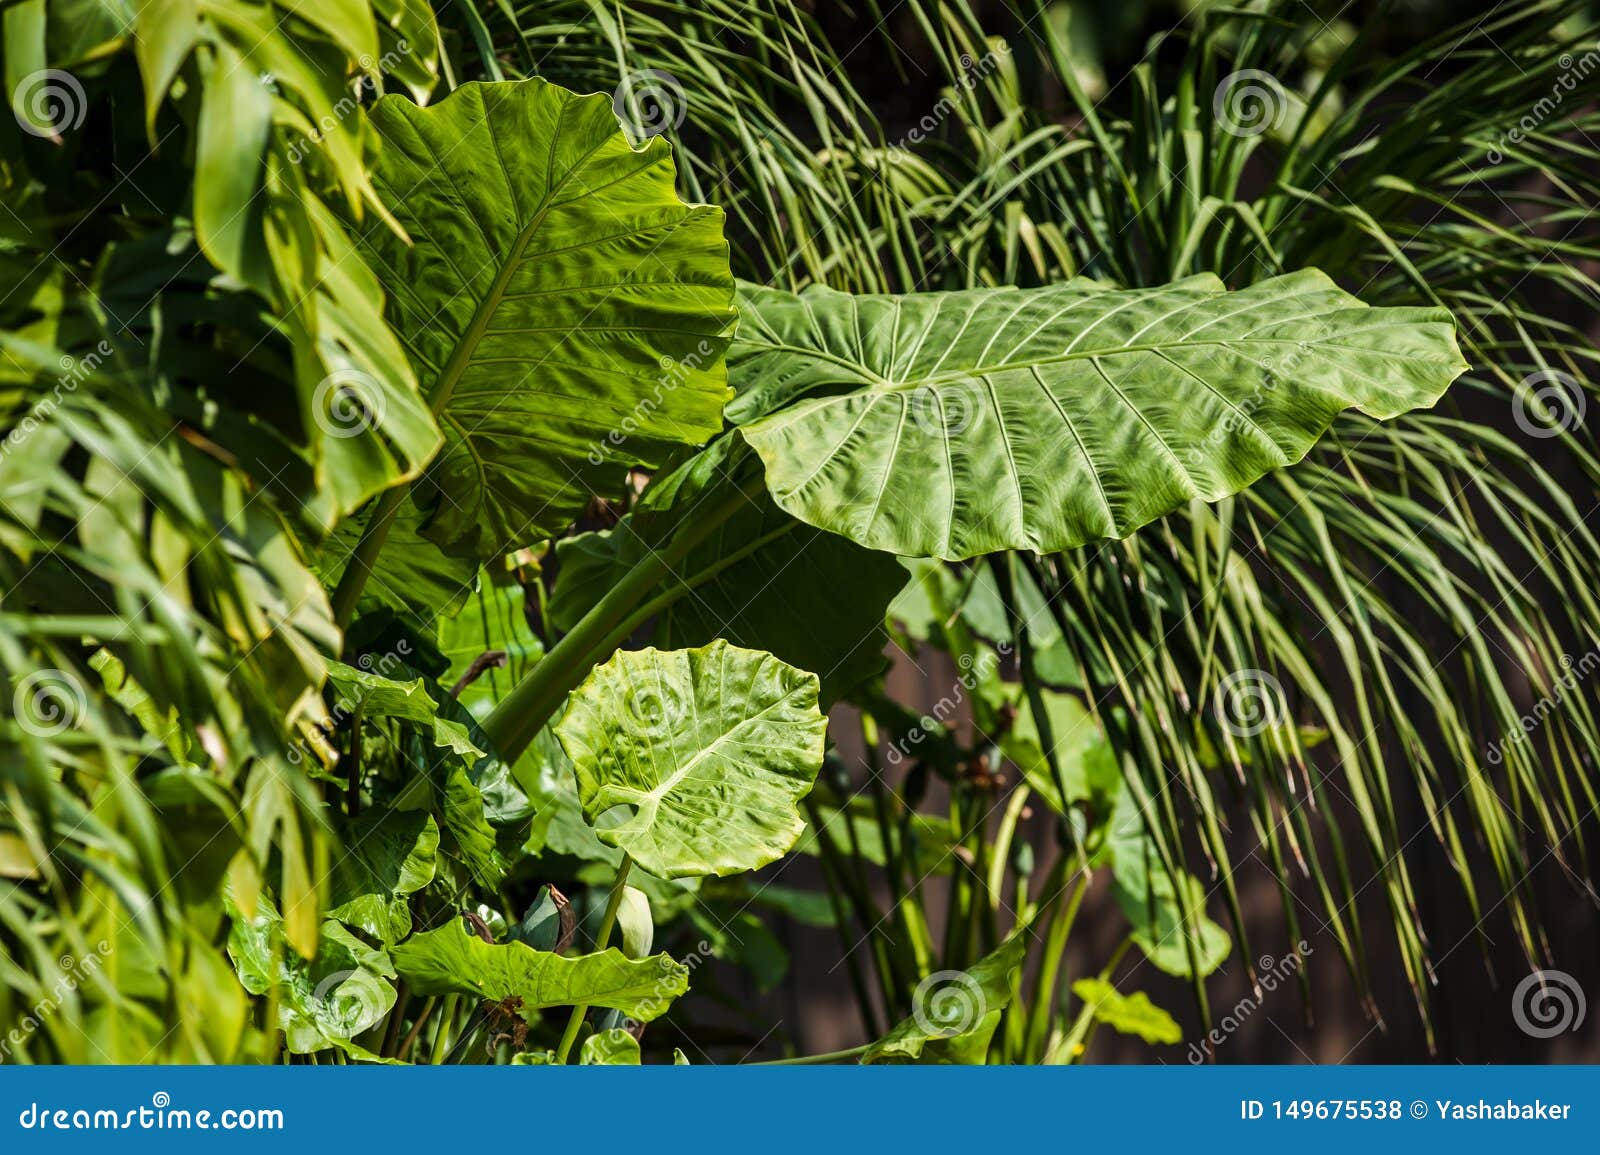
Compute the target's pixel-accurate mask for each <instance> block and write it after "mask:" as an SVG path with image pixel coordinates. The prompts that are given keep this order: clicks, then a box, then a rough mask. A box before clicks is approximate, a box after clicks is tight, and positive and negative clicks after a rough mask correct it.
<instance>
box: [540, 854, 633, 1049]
mask: <svg viewBox="0 0 1600 1155" xmlns="http://www.w3.org/2000/svg"><path fill="white" fill-rule="evenodd" d="M632 869H633V859H631V858H629V857H628V855H627V853H626V852H624V853H623V855H622V861H621V862H620V863H618V864H617V880H616V881H615V882H613V883H612V884H611V897H610V898H608V899H606V911H605V914H604V915H602V916H601V918H600V933H599V934H597V935H595V939H594V949H595V950H597V951H602V950H605V949H606V941H607V940H608V939H609V938H610V937H611V928H612V927H614V926H616V925H617V911H618V909H619V908H620V907H621V906H622V893H623V891H624V890H626V889H627V886H628V872H629V871H631V870H632ZM588 1013H589V1004H588V1003H579V1004H578V1005H577V1006H575V1007H573V1008H572V1015H571V1017H569V1018H568V1019H567V1029H566V1030H565V1031H563V1032H562V1034H561V1045H560V1046H559V1047H558V1048H557V1049H556V1062H557V1063H565V1062H566V1061H567V1056H568V1055H569V1054H571V1053H572V1044H573V1043H575V1042H576V1041H577V1039H578V1028H579V1027H580V1026H582V1025H583V1016H584V1015H586V1014H588Z"/></svg>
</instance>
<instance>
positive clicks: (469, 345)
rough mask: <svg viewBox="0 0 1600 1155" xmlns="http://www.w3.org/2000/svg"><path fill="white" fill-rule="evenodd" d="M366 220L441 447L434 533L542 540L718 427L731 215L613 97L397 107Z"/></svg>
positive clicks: (458, 95) (368, 242)
mask: <svg viewBox="0 0 1600 1155" xmlns="http://www.w3.org/2000/svg"><path fill="white" fill-rule="evenodd" d="M371 120H372V124H373V126H374V127H375V128H376V130H377V132H378V134H379V135H380V136H381V138H382V145H383V152H382V158H381V160H380V162H379V164H378V167H377V170H376V172H375V173H374V175H373V183H374V184H375V186H376V187H377V188H378V190H379V192H380V193H381V194H382V196H383V198H384V201H385V203H386V204H388V205H389V206H391V207H392V208H393V211H394V215H395V217H396V218H397V219H398V220H399V221H400V223H401V224H402V225H403V226H404V227H405V230H406V232H407V233H408V234H409V235H410V243H407V242H406V241H404V240H402V239H401V238H399V237H397V236H396V235H394V233H393V231H392V230H390V229H387V228H385V227H384V226H383V225H382V224H381V223H380V222H373V223H372V226H371V227H370V228H368V229H367V232H366V235H365V237H364V238H363V240H362V246H363V253H364V255H365V256H366V257H367V259H368V261H369V263H370V264H371V265H372V266H373V268H375V269H377V270H378V275H379V277H380V279H381V280H382V281H383V283H384V287H385V289H386V290H387V291H388V293H389V297H390V304H391V310H390V311H391V317H392V320H393V325H394V328H395V330H396V331H397V332H399V333H403V334H405V336H406V342H407V346H408V349H409V352H410V355H411V359H412V363H413V365H414V366H415V368H416V371H417V376H418V379H419V381H421V382H422V385H423V391H424V393H425V394H426V395H427V397H428V399H429V403H430V404H431V405H432V407H433V410H434V412H435V413H436V414H438V416H439V420H440V424H441V425H442V427H443V429H444V433H445V448H444V451H443V452H442V453H441V455H440V456H439V458H438V459H437V460H436V461H435V462H434V464H433V465H432V466H431V467H430V470H429V473H428V475H427V481H428V485H427V486H426V487H425V492H431V493H432V494H433V495H434V496H435V497H436V502H435V508H434V509H433V511H432V512H433V517H432V520H431V521H430V522H429V524H428V525H427V527H426V529H425V531H424V532H425V533H426V534H427V536H428V537H429V538H430V539H432V540H433V541H435V542H437V543H438V544H439V545H441V546H442V547H445V548H446V549H449V550H451V551H452V552H458V553H459V552H467V553H471V554H472V555H474V556H476V557H478V558H480V559H483V558H488V557H491V556H493V555H495V554H499V553H504V552H506V551H507V550H508V549H510V548H511V547H513V546H516V545H522V544H527V543H529V542H532V541H536V540H538V539H540V538H543V537H548V536H550V534H551V533H553V532H554V531H556V530H559V529H560V528H562V527H563V526H564V525H565V524H566V523H567V522H568V521H570V520H571V518H572V517H573V515H574V514H576V513H578V512H579V511H580V510H581V509H582V508H583V506H584V504H585V503H586V502H587V501H588V500H589V497H590V495H591V493H594V492H601V493H605V494H608V495H609V494H615V493H616V492H618V491H620V488H621V485H622V481H623V477H624V473H625V469H626V467H627V466H629V465H631V464H635V463H641V464H646V465H654V464H658V463H659V462H660V460H661V458H662V457H663V456H664V454H665V453H666V451H667V450H668V449H669V448H670V447H671V446H673V445H676V444H681V443H691V444H692V443H695V442H698V441H703V440H705V439H706V438H707V437H710V436H711V435H712V434H714V433H715V432H716V431H717V430H718V429H719V428H721V424H722V423H721V408H722V404H723V402H724V401H725V400H726V397H727V381H726V369H725V366H724V364H723V354H724V352H725V351H726V348H727V343H728V333H729V331H730V329H731V326H732V322H733V319H734V313H733V308H732V299H733V278H732V274H731V273H730V272H729V269H728V247H727V243H726V242H725V241H724V240H723V237H722V212H721V211H720V210H719V209H715V208H712V207H709V206H706V205H686V204H684V203H683V202H681V201H680V200H679V199H678V196H677V193H676V191H675V190H674V169H673V164H672V156H671V150H670V149H669V147H668V146H667V144H666V142H664V141H661V140H652V141H650V142H649V143H648V144H647V145H645V146H644V147H643V148H640V149H637V150H635V149H634V148H632V147H631V146H630V145H629V143H628V141H627V139H626V138H625V137H624V136H623V134H622V131H621V129H620V128H619V126H618V123H617V118H616V116H615V115H614V114H613V112H612V109H611V102H610V100H609V99H608V98H607V97H604V96H577V95H575V94H573V93H570V92H567V91H566V90H565V89H562V88H558V87H556V86H555V85H552V84H549V83H547V82H545V81H543V80H529V81H524V82H521V83H514V84H513V83H496V84H479V83H473V84H465V85H462V86H461V87H460V88H458V89H457V90H456V91H455V92H454V93H452V94H451V95H450V96H448V97H446V98H445V99H444V100H442V101H440V102H439V103H437V104H434V105H431V106H429V107H427V108H422V107H419V106H418V105H416V104H415V103H413V102H412V101H410V100H406V99H404V98H401V97H395V96H390V97H385V98H384V99H382V100H380V101H378V103H377V104H376V105H375V106H374V107H373V109H372V113H371Z"/></svg>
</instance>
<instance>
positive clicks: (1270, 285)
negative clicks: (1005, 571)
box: [728, 270, 1467, 560]
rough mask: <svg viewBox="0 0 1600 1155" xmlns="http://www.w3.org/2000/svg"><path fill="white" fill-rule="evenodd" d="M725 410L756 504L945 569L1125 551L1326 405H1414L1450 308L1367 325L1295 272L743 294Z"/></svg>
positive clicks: (1369, 312) (1380, 410)
mask: <svg viewBox="0 0 1600 1155" xmlns="http://www.w3.org/2000/svg"><path fill="white" fill-rule="evenodd" d="M741 313H742V316H743V318H744V319H743V322H742V324H741V327H740V330H739V339H738V341H737V342H736V343H735V345H734V347H733V349H732V350H731V351H730V353H729V372H730V374H731V376H732V378H733V380H734V382H735V384H736V385H737V387H738V391H739V393H738V397H737V398H736V399H735V400H734V401H733V402H732V403H731V404H730V405H729V407H728V415H729V417H730V418H731V419H732V420H734V421H735V422H736V423H740V424H743V425H744V436H745V437H746V439H747V440H748V441H749V442H750V444H751V445H753V446H754V447H755V448H756V451H757V452H758V453H760V455H761V458H762V460H763V461H765V462H766V466H767V484H768V486H769V487H770V489H771V491H772V494H773V496H774V497H775V498H776V499H777V501H778V504H779V505H781V506H783V508H785V509H787V510H788V511H789V512H790V513H792V514H794V515H795V516H796V517H798V518H800V519H801V520H803V521H806V522H809V523H810V524H812V525H815V526H819V527H821V528H823V529H830V530H833V531H834V532H835V533H842V534H844V535H845V536H846V537H849V538H851V539H853V540H855V541H858V542H860V543H861V544H863V545H866V546H870V547H872V548H874V549H883V550H888V551H890V552H892V553H897V554H901V555H905V556H917V557H940V558H945V559H949V560H960V559H962V558H968V557H974V556H977V555H979V554H987V553H993V552H996V551H998V550H1004V549H1027V550H1036V551H1040V552H1052V551H1056V550H1063V549H1071V548H1074V547H1076V546H1079V545H1082V544H1084V543H1085V542H1089V541H1094V540H1097V539H1099V538H1106V537H1126V536H1127V535H1128V534H1130V533H1132V532H1133V531H1134V530H1136V529H1138V528H1139V527H1140V526H1142V525H1145V524H1146V523H1148V522H1150V521H1153V520H1155V519H1156V518H1158V517H1162V516H1164V515H1165V514H1167V513H1170V512H1171V511H1172V510H1174V509H1176V508H1178V507H1179V506H1182V505H1183V504H1184V503H1186V502H1188V501H1191V500H1194V499H1197V498H1198V499H1202V500H1206V501H1215V500H1218V499H1220V498H1222V497H1226V496H1227V495H1229V494H1232V493H1236V492H1238V491H1239V490H1241V489H1243V488H1245V487H1246V486H1248V485H1249V484H1250V483H1251V482H1253V481H1255V480H1256V479H1257V478H1258V477H1260V476H1261V475H1262V474H1264V473H1266V472H1267V471H1268V470H1271V469H1275V468H1278V467H1279V466H1283V465H1288V464H1290V463H1292V462H1295V461H1298V460H1299V459H1300V458H1301V457H1303V456H1304V455H1305V453H1306V452H1307V450H1309V449H1310V448H1311V446H1312V445H1313V444H1314V443H1315V442H1316V440H1317V438H1318V437H1320V436H1321V435H1322V434H1323V432H1324V431H1325V430H1326V429H1327V428H1328V426H1329V424H1330V423H1331V422H1332V421H1333V419H1334V418H1335V417H1336V416H1337V415H1338V414H1339V413H1340V412H1341V411H1342V410H1344V409H1348V408H1352V407H1354V408H1358V409H1360V410H1362V411H1363V412H1365V413H1368V414H1370V415H1372V416H1374V417H1392V416H1394V415H1396V414H1399V413H1402V412H1405V411H1406V410H1409V409H1415V408H1418V407H1421V406H1428V405H1432V404H1433V403H1434V402H1435V401H1437V400H1438V398H1439V396H1440V395H1441V394H1442V393H1443V391H1444V389H1445V387H1446V386H1447V385H1449V383H1450V382H1451V381H1452V380H1454V378H1455V377H1456V376H1457V375H1458V374H1460V373H1461V372H1462V371H1463V370H1465V369H1466V368H1467V366H1466V364H1465V363H1464V362H1463V361H1462V359H1461V353H1460V351H1459V350H1458V349H1457V348H1456V343H1455V330H1454V325H1453V323H1452V321H1451V319H1450V315H1449V314H1448V313H1446V312H1444V311H1443V310H1439V309H1372V308H1368V307H1367V306H1365V305H1363V304H1362V303H1361V302H1360V301H1358V300H1357V299H1356V298H1354V297H1352V296H1350V295H1349V294H1348V293H1345V292H1343V291H1342V290H1340V289H1339V288H1338V287H1337V286H1336V285H1335V284H1334V283H1333V282H1332V281H1330V280H1329V279H1328V278H1327V277H1325V276H1324V275H1323V274H1321V273H1320V272H1317V271H1316V270H1306V271H1303V272H1299V273H1293V274H1290V275H1288V276H1283V277H1276V278H1273V279H1271V280H1267V281H1262V282H1260V283H1258V284H1255V285H1252V286H1251V287H1249V288H1247V289H1242V290H1240V291H1238V292H1231V293H1230V292H1227V291H1226V290H1224V288H1223V286H1222V284H1221V282H1220V281H1218V280H1217V279H1216V278H1214V277H1210V276H1201V277H1190V278H1188V279H1186V280H1182V281H1178V282H1176V283H1174V284H1171V285H1167V286H1164V287H1161V288H1154V289H1131V290H1112V289H1107V288H1105V287H1103V286H1101V285H1099V284H1095V283H1092V282H1084V281H1074V282H1071V283H1069V284H1066V285H1060V286H1055V287H1051V288H1043V289H972V290H967V291H964V292H955V293H917V294H911V295H907V296H899V297H894V296H851V295H849V294H846V293H839V292H835V291H833V290H831V289H826V288H822V287H820V286H818V287H813V288H810V289H808V290H806V292H804V293H802V294H799V295H795V294H793V293H786V292H780V291H777V290H772V289H762V288H755V287H747V288H745V289H744V291H743V294H742V299H741Z"/></svg>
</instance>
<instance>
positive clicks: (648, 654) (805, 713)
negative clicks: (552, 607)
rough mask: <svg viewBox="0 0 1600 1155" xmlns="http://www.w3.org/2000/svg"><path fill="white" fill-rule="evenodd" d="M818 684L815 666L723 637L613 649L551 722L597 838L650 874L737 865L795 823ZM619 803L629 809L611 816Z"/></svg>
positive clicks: (814, 737)
mask: <svg viewBox="0 0 1600 1155" xmlns="http://www.w3.org/2000/svg"><path fill="white" fill-rule="evenodd" d="M817 692H818V682H817V677H816V675H815V674H809V673H806V672H805V671H804V670H799V669H796V668H795V667H794V666H791V665H788V664H787V663H785V662H782V661H779V660H778V659H777V658H775V657H773V656H772V655H771V654H768V653H763V652H761V651H758V650H744V649H739V648H738V647H736V646H730V645H729V644H728V643H727V642H724V641H716V642H712V643H711V644H710V645H709V646H703V647H701V648H699V649H693V650H671V651H661V650H655V649H646V650H633V651H629V650H623V651H619V652H618V653H617V654H615V655H614V656H613V657H612V658H611V660H610V661H608V662H606V663H605V664H604V665H602V666H600V667H598V668H597V669H595V671H594V672H593V673H592V674H590V676H589V678H588V680H587V681H586V682H584V684H583V685H581V686H580V687H578V689H577V690H576V691H574V692H573V694H572V697H571V698H570V699H569V701H568V703H567V708H566V712H565V713H564V714H563V715H562V717H561V719H560V721H559V722H557V724H556V727H555V732H556V737H557V738H558V739H560V742H561V745H562V747H563V748H564V749H565V750H566V752H567V756H568V757H569V758H571V760H572V763H573V767H574V769H575V770H576V772H577V778H578V794H579V797H580V799H581V801H582V803H583V809H584V813H585V814H586V815H587V816H588V818H589V821H590V822H591V823H595V824H596V833H598V835H599V836H600V840H601V841H602V842H605V843H608V844H610V845H612V846H616V847H619V848H620V849H622V850H623V851H625V852H626V853H627V854H628V855H629V856H631V857H632V858H633V860H634V861H635V862H637V863H638V864H639V865H640V866H642V867H643V868H644V869H645V870H647V871H649V872H650V873H651V874H654V875H656V876H657V877H659V878H684V877H688V876H692V875H705V874H717V875H724V874H734V873H737V872H740V871H745V870H755V869H757V868H758V867H762V866H765V865H766V864H767V863H769V862H772V861H775V860H776V859H778V858H779V857H781V856H782V855H783V854H785V853H787V852H788V851H789V849H790V848H791V847H793V846H794V844H795V842H796V841H797V840H798V839H799V837H800V832H801V830H802V829H803V828H804V825H805V824H804V823H803V822H802V821H801V818H800V812H799V810H798V809H797V808H796V803H797V802H799V800H800V799H801V798H803V797H804V796H805V795H806V794H807V793H808V792H809V791H810V790H811V786H812V784H813V782H815V780H816V776H817V770H818V769H819V768H820V767H821V765H822V753H823V737H824V733H825V731H826V729H827V719H825V718H824V717H823V715H822V713H821V711H819V710H818V708H817ZM615 808H625V809H627V808H631V811H632V813H631V814H630V815H629V816H628V817H627V818H625V819H624V820H622V821H621V822H615V823H613V822H610V821H609V819H610V817H611V816H610V813H609V812H610V811H612V810H613V809H615Z"/></svg>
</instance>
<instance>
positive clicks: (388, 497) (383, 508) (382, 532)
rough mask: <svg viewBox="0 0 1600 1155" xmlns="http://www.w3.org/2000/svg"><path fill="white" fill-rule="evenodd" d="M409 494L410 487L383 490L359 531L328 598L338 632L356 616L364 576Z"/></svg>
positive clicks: (372, 563) (369, 571)
mask: <svg viewBox="0 0 1600 1155" xmlns="http://www.w3.org/2000/svg"><path fill="white" fill-rule="evenodd" d="M410 492H411V486H409V485H397V486H395V487H394V488H393V489H386V490H384V491H383V493H382V494H381V495H380V496H379V497H378V501H377V504H376V505H374V506H373V507H372V516H371V517H369V518H367V527H366V528H365V529H363V530H362V531H361V540H360V541H358V542H356V548H355V552H354V553H352V554H351V555H350V560H349V561H347V562H345V566H344V573H342V574H340V575H339V584H338V585H336V586H334V587H333V597H332V598H331V599H329V600H330V603H331V605H332V608H333V621H334V624H335V625H337V626H338V627H339V628H340V629H341V630H343V629H345V628H346V627H348V626H349V625H350V619H351V618H353V617H355V616H356V603H357V602H358V601H360V600H361V591H362V590H363V589H365V588H366V585H367V576H368V575H369V574H371V573H372V567H373V566H375V565H376V564H377V562H378V554H380V553H381V552H383V543H384V542H385V541H387V540H388V538H389V527H390V526H391V525H393V524H394V515H395V514H396V513H398V512H400V503H401V502H403V501H404V500H405V499H406V494H408V493H410Z"/></svg>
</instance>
